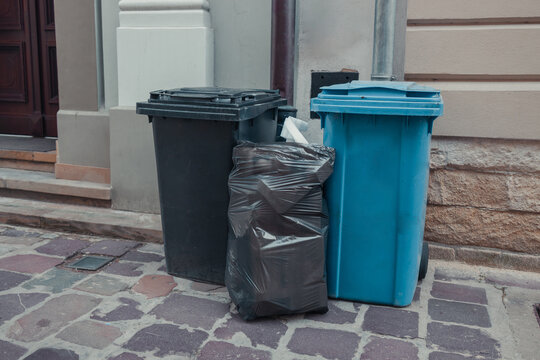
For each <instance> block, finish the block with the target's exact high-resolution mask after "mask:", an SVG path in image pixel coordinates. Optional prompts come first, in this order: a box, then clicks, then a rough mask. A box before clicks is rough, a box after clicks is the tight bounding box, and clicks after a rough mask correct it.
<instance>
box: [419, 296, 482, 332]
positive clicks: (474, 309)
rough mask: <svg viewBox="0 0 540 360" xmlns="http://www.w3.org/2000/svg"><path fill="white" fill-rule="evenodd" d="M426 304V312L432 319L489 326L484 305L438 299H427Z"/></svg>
mask: <svg viewBox="0 0 540 360" xmlns="http://www.w3.org/2000/svg"><path fill="white" fill-rule="evenodd" d="M428 304H429V305H428V313H429V316H431V318H432V319H433V320H438V321H446V322H453V323H460V324H465V325H476V326H482V327H491V321H490V320H489V314H488V312H487V308H486V307H485V306H482V305H475V304H467V303H461V302H455V301H446V300H439V299H429V303H428Z"/></svg>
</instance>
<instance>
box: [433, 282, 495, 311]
mask: <svg viewBox="0 0 540 360" xmlns="http://www.w3.org/2000/svg"><path fill="white" fill-rule="evenodd" d="M431 296H433V297H436V298H439V299H446V300H455V301H465V302H472V303H478V304H484V305H487V296H486V290H485V289H482V288H479V287H473V286H467V285H457V284H450V283H443V282H438V281H434V282H433V287H432V288H431Z"/></svg>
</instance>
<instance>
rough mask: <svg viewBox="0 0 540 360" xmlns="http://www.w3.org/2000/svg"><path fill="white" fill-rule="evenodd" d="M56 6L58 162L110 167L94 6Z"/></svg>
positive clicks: (76, 2)
mask: <svg viewBox="0 0 540 360" xmlns="http://www.w3.org/2000/svg"><path fill="white" fill-rule="evenodd" d="M54 5H55V6H54V10H55V22H56V44H57V53H58V86H59V96H60V111H59V112H58V115H57V119H58V163H61V164H69V165H78V166H88V167H100V168H108V167H109V164H110V161H109V114H108V112H107V111H104V109H100V105H101V104H100V99H99V90H98V88H99V86H100V85H98V83H99V81H98V79H99V77H100V74H99V72H100V69H99V66H98V61H97V57H98V55H97V46H98V45H97V42H98V41H97V39H96V20H95V8H94V6H95V2H94V0H55V3H54ZM57 175H58V174H57ZM59 176H60V175H59Z"/></svg>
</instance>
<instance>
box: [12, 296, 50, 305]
mask: <svg viewBox="0 0 540 360" xmlns="http://www.w3.org/2000/svg"><path fill="white" fill-rule="evenodd" d="M18 295H19V300H20V301H21V304H23V306H24V307H25V308H29V307H32V306H34V305H37V304H39V303H40V302H42V301H43V300H45V299H46V298H47V297H49V294H44V293H25V294H18Z"/></svg>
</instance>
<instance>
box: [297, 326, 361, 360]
mask: <svg viewBox="0 0 540 360" xmlns="http://www.w3.org/2000/svg"><path fill="white" fill-rule="evenodd" d="M359 342H360V336H358V335H356V334H355V333H352V332H348V331H341V330H329V329H315V328H298V329H296V330H295V331H294V333H293V335H292V338H291V340H290V341H289V344H288V345H287V348H288V349H289V350H291V351H292V352H295V353H297V354H303V355H321V356H322V357H324V358H326V359H347V360H349V359H352V358H353V356H354V354H355V352H356V348H357V347H358V343H359ZM330 343H331V344H332V346H329V344H330Z"/></svg>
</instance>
